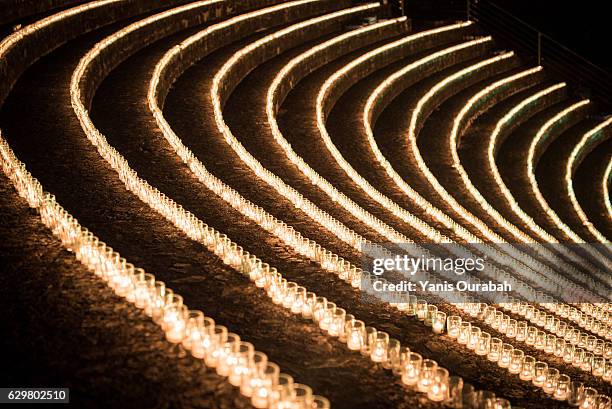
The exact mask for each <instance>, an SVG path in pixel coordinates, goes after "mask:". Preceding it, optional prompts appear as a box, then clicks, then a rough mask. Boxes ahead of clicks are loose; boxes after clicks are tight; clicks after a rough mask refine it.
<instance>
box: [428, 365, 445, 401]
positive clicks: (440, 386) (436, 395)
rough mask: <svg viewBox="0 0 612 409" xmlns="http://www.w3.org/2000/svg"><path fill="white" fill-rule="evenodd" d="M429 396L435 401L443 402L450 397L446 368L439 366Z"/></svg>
mask: <svg viewBox="0 0 612 409" xmlns="http://www.w3.org/2000/svg"><path fill="white" fill-rule="evenodd" d="M427 397H428V398H429V399H431V400H433V401H434V402H442V401H444V400H446V399H447V398H448V371H447V370H446V369H444V368H437V369H436V371H435V375H434V378H433V381H432V383H431V386H430V387H429V390H428V391H427Z"/></svg>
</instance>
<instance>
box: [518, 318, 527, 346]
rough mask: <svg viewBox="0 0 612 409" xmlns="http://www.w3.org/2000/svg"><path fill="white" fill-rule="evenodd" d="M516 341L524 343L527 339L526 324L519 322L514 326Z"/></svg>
mask: <svg viewBox="0 0 612 409" xmlns="http://www.w3.org/2000/svg"><path fill="white" fill-rule="evenodd" d="M515 338H516V340H517V341H520V342H524V341H525V339H526V338H527V322H526V321H520V322H517V324H516V336H515Z"/></svg>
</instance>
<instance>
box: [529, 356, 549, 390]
mask: <svg viewBox="0 0 612 409" xmlns="http://www.w3.org/2000/svg"><path fill="white" fill-rule="evenodd" d="M547 373H548V364H546V363H545V362H539V361H538V362H536V363H535V364H534V366H533V377H532V379H531V382H532V383H533V384H534V385H535V386H539V387H542V386H544V382H546V374H547Z"/></svg>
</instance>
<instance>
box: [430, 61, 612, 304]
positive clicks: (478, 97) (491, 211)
mask: <svg viewBox="0 0 612 409" xmlns="http://www.w3.org/2000/svg"><path fill="white" fill-rule="evenodd" d="M541 69H542V68H541V67H535V68H533V69H531V70H527V71H524V72H523V73H519V74H515V75H511V76H509V77H506V78H503V79H501V80H499V81H495V82H494V83H492V84H490V85H487V86H485V87H483V88H482V89H481V90H480V91H478V92H476V93H475V94H474V95H473V96H472V97H471V98H470V99H469V100H468V101H467V102H466V103H465V104H464V106H463V107H462V109H461V111H460V112H459V114H458V115H456V116H455V119H454V122H453V128H452V130H451V133H450V138H449V146H450V151H451V154H452V158H453V165H454V166H453V167H454V168H456V169H457V171H458V173H459V175H460V176H461V178H462V181H463V183H464V186H466V188H467V190H468V191H469V193H470V194H471V195H472V196H473V197H474V198H475V199H476V201H477V202H478V203H479V204H480V206H481V207H482V208H483V210H485V211H486V212H487V214H488V215H490V216H491V217H492V218H493V219H494V220H495V221H496V222H497V223H498V225H500V226H502V227H503V228H504V229H505V230H507V231H508V232H511V233H512V234H513V235H514V236H515V237H517V238H520V237H523V238H525V239H526V240H528V241H526V242H528V243H529V242H532V239H530V238H527V237H528V236H527V235H526V234H525V233H524V232H522V231H521V230H520V229H519V228H518V227H517V226H515V225H514V224H512V222H510V221H509V220H508V219H507V218H505V217H504V216H503V215H502V214H501V213H500V212H499V211H497V210H496V209H495V208H494V207H493V206H492V205H491V204H490V203H489V202H488V201H487V199H486V198H485V197H484V196H483V195H482V193H481V192H480V191H479V190H478V188H476V186H475V185H474V184H473V183H472V181H471V179H470V176H469V174H468V173H467V172H466V171H465V168H464V167H463V165H462V164H461V159H460V157H459V152H458V149H457V146H458V141H459V138H460V133H461V131H462V129H461V128H462V126H463V125H464V124H465V123H466V122H468V120H467V115H468V113H470V111H471V110H472V109H473V108H474V107H480V105H481V104H480V103H481V102H482V101H483V100H484V98H487V97H489V96H490V95H493V93H494V92H495V91H496V90H500V89H502V87H507V86H508V85H509V84H510V83H511V82H515V81H518V80H520V79H521V78H523V77H524V76H526V75H530V74H535V73H537V72H539V71H540V70H541ZM467 70H468V69H466V72H467ZM459 78H461V76H460V75H459V73H457V75H456V76H455V77H454V78H452V76H451V77H449V78H447V79H448V81H449V82H450V81H453V80H456V79H459ZM440 86H442V85H440ZM564 87H565V84H564V83H562V84H557V85H553V86H551V87H549V88H547V89H545V90H543V91H541V92H540V93H538V94H537V95H538V96H537V97H534V98H532V99H530V100H529V101H528V102H526V104H525V105H520V108H519V105H517V106H516V107H515V108H516V109H514V108H513V109H511V110H510V112H509V113H508V114H507V115H505V116H504V117H503V118H502V119H500V120H499V121H498V122H497V124H496V126H495V128H494V130H493V132H492V133H491V134H490V138H489V144H488V151H487V153H488V160H489V165H490V167H491V174H492V176H493V178H494V180H495V181H496V183H497V185H498V186H499V187H500V189H501V190H502V193H503V194H504V196H505V197H506V198H508V197H510V198H511V200H510V201H509V203H510V207H511V208H512V209H513V211H514V212H516V213H517V214H518V213H519V212H518V210H520V205H519V204H518V202H516V201H515V200H514V198H513V195H512V193H511V192H510V190H509V189H508V188H507V187H506V185H505V184H504V182H503V179H502V178H501V175H500V174H499V171H498V169H497V166H496V165H495V152H496V147H497V142H498V140H499V139H500V135H501V132H502V131H503V130H504V129H505V127H506V126H508V125H510V124H512V122H513V121H514V120H515V119H516V115H517V114H518V113H519V112H521V109H522V108H524V107H525V106H529V105H530V104H532V103H534V102H535V101H537V100H538V98H541V97H543V96H546V95H548V94H551V93H553V92H555V91H557V90H559V89H562V88H564ZM519 217H521V219H522V220H523V221H525V224H526V225H528V226H531V228H532V229H536V230H537V233H539V234H540V235H542V234H543V233H544V230H543V229H541V228H540V227H539V226H537V224H536V223H535V222H534V221H533V219H532V218H531V217H530V216H528V215H527V214H526V213H524V212H523V213H522V215H519ZM536 226H537V227H536ZM542 238H543V239H544V240H546V241H548V242H551V243H558V240H556V238H554V237H553V236H551V235H548V236H545V237H542ZM538 250H539V253H542V254H543V255H544V256H545V257H547V259H548V260H549V261H551V262H553V263H554V265H555V267H556V268H558V269H560V270H562V271H567V272H569V273H571V274H569V275H570V276H572V277H575V279H577V280H578V281H580V283H581V284H583V285H589V284H591V283H590V282H589V280H588V277H586V276H585V275H584V274H576V273H577V272H578V271H577V270H576V268H575V267H574V266H573V265H572V264H570V263H567V262H565V261H564V260H563V259H562V258H560V257H558V256H556V255H555V254H554V253H552V252H550V251H548V250H547V249H546V248H545V247H543V246H542V247H541V248H539V249H538ZM555 250H563V252H564V254H565V255H566V256H569V257H570V258H572V259H574V260H575V259H576V258H579V257H577V256H576V255H575V254H573V253H572V252H570V251H568V250H567V249H565V248H563V247H561V246H558V247H557V248H555ZM596 256H598V257H600V258H601V254H599V253H596ZM579 261H581V260H579ZM594 271H596V269H595V270H593V269H590V272H591V273H593V272H594ZM608 280H609V278H608ZM590 288H591V289H593V288H595V289H598V287H597V286H596V285H595V284H591V285H590ZM606 295H607V293H604V295H603V296H604V297H605V296H606Z"/></svg>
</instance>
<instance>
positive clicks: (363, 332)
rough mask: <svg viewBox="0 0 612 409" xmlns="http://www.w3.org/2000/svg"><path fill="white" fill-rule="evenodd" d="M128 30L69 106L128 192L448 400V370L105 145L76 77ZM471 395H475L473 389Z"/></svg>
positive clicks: (279, 296) (75, 86)
mask: <svg viewBox="0 0 612 409" xmlns="http://www.w3.org/2000/svg"><path fill="white" fill-rule="evenodd" d="M136 24H139V23H136ZM140 26H142V23H140ZM129 30H130V28H129V27H128V28H126V29H123V30H120V31H119V32H117V33H115V34H113V35H111V36H109V37H107V39H105V40H103V41H102V42H100V43H98V44H97V45H96V46H94V48H93V49H92V50H90V52H88V54H87V55H86V56H85V57H83V59H81V61H80V62H79V65H78V67H77V69H76V70H75V72H74V75H73V79H72V82H71V85H72V88H71V96H72V99H73V101H72V102H73V106H74V108H75V112H76V113H77V115H78V116H79V119H80V120H81V123H82V125H83V129H84V130H85V132H86V134H87V137H88V138H89V139H90V140H91V141H92V143H93V144H94V145H95V146H96V147H97V148H98V151H99V152H100V154H101V155H102V156H103V158H104V159H105V160H107V162H108V163H109V164H110V165H111V166H112V167H113V168H114V169H115V170H116V171H117V173H118V174H119V176H120V179H121V180H122V181H123V182H124V184H125V185H126V187H127V188H128V190H130V191H132V192H134V193H135V194H136V195H137V196H138V197H139V198H140V199H141V200H143V201H144V202H145V203H147V204H148V205H149V206H150V207H151V208H153V209H154V210H156V211H158V212H159V213H160V214H162V215H163V216H164V217H165V218H167V219H168V220H169V221H171V222H172V223H173V224H174V225H175V226H177V227H179V228H180V229H181V230H182V231H183V232H185V233H186V234H187V235H188V236H189V237H190V238H191V239H193V240H196V241H198V242H200V243H203V244H204V245H205V246H206V247H207V248H208V249H209V250H210V251H212V252H214V253H215V254H216V255H218V256H219V257H220V258H221V259H222V260H223V261H224V263H226V264H228V265H229V266H231V267H232V268H234V269H236V270H238V271H239V272H241V273H242V274H245V275H248V276H249V278H250V279H251V280H252V281H254V283H255V285H256V286H258V287H262V288H264V289H265V290H266V293H267V295H268V296H269V297H270V298H271V299H272V301H273V302H274V303H276V304H279V305H282V306H283V307H285V308H286V309H288V310H289V311H291V312H292V313H293V314H297V315H301V316H303V317H305V318H310V319H313V320H314V321H315V322H317V323H318V324H319V326H320V327H321V328H322V329H324V330H325V331H327V332H328V333H329V334H330V335H331V336H334V337H340V338H339V339H340V340H342V341H343V342H346V343H347V344H348V346H349V349H352V350H355V349H357V350H361V351H362V353H364V354H365V355H367V356H369V357H370V359H372V360H373V361H374V362H381V363H383V366H384V367H386V368H387V369H394V370H395V372H396V373H397V374H398V375H399V374H401V373H402V372H404V371H405V368H407V367H408V366H406V365H405V366H404V367H402V366H401V365H400V363H401V362H403V361H402V359H401V357H402V356H403V357H404V358H405V359H406V358H408V357H410V358H415V357H419V359H421V360H422V362H423V364H424V365H426V368H424V369H423V370H422V371H418V370H417V372H418V373H419V374H420V375H419V377H418V382H419V388H418V391H419V392H424V393H427V396H428V398H430V399H432V400H435V401H441V400H445V399H447V397H448V396H449V390H448V387H447V384H448V382H449V374H448V371H447V370H446V369H444V368H442V367H439V366H438V365H437V363H436V362H435V361H432V360H429V359H422V358H421V357H420V355H419V354H416V353H411V352H410V351H409V350H408V349H407V348H401V347H400V345H399V341H397V340H393V339H389V336H388V334H386V333H385V332H382V331H377V330H376V329H375V328H373V327H365V324H364V323H363V322H362V321H359V320H356V319H355V318H354V316H352V315H350V314H347V313H346V311H345V310H344V309H342V308H337V307H336V305H335V303H332V302H328V300H327V299H325V298H324V297H317V296H316V294H314V293H311V292H308V291H307V289H306V288H304V287H301V286H298V285H297V284H296V283H293V282H288V281H287V280H285V279H284V278H282V275H281V274H280V273H278V272H277V271H276V269H275V268H273V267H270V266H268V265H267V264H265V263H263V262H262V261H261V260H259V259H258V258H257V257H255V256H253V255H250V254H249V253H248V252H246V251H243V249H242V248H241V247H239V246H238V245H237V244H236V243H233V242H232V241H231V240H229V239H228V238H227V237H226V236H225V235H222V234H220V233H219V232H217V231H215V230H214V229H212V228H210V227H208V226H206V225H205V224H204V223H203V222H202V221H200V220H198V219H197V218H196V217H195V216H194V215H193V214H191V213H190V212H188V211H186V210H184V209H183V208H182V207H181V206H180V205H178V204H176V203H175V202H174V201H173V200H172V199H170V198H168V197H166V196H165V195H164V194H163V193H161V192H159V191H158V190H157V189H155V188H153V187H152V186H150V185H149V184H148V183H147V182H146V181H145V180H144V179H141V178H139V177H138V176H137V174H136V172H134V170H133V169H131V168H130V167H129V164H128V162H127V161H126V160H125V158H124V157H123V156H121V155H120V154H119V153H118V152H117V151H116V150H115V149H114V148H112V147H111V146H110V145H109V144H108V142H107V141H106V138H105V137H104V136H103V135H102V134H101V133H100V132H99V131H98V130H97V129H96V128H95V126H94V125H93V123H92V122H91V119H90V118H89V116H88V114H87V111H86V110H85V109H84V105H83V102H82V101H81V99H80V98H81V97H80V95H81V89H80V88H79V84H80V82H81V81H80V78H81V76H82V75H83V73H84V72H85V71H86V70H87V67H88V66H89V64H91V63H92V62H93V61H94V60H95V58H96V56H97V55H99V52H100V51H101V50H102V49H103V48H105V47H108V46H109V45H110V44H112V43H113V42H114V41H116V40H117V39H118V38H119V37H120V36H121V35H125V34H126V33H127V32H129ZM344 278H345V279H346V280H349V281H351V280H352V281H353V282H355V278H354V277H349V276H348V274H347V275H346V277H344ZM357 283H358V279H357ZM357 285H358V284H357ZM345 327H347V328H350V329H351V331H352V332H351V333H354V334H355V335H354V336H351V337H350V339H349V338H348V337H346V338H345V337H341V335H342V333H343V331H344V329H345ZM354 327H355V328H354ZM351 342H353V344H351ZM354 342H358V343H359V344H358V347H356V345H355V344H354ZM405 359H404V361H405ZM410 368H411V371H412V372H411V373H413V374H414V373H415V367H414V362H413V364H412V366H410ZM451 379H454V381H455V383H458V384H462V380H461V378H458V377H451ZM471 393H473V390H472V392H471ZM473 399H474V400H475V402H477V401H478V399H480V400H482V402H481V403H482V404H484V400H486V399H493V400H495V399H497V398H495V395H494V394H491V393H487V394H482V393H480V394H477V393H474V397H473ZM499 401H500V402H502V403H505V402H507V401H505V400H502V399H499ZM478 402H479V401H478ZM478 404H480V403H478ZM508 405H509V404H508ZM505 407H509V406H505Z"/></svg>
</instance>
